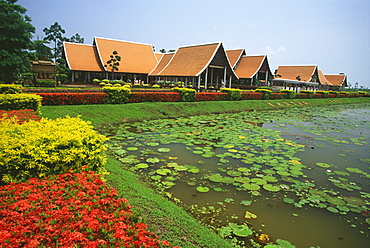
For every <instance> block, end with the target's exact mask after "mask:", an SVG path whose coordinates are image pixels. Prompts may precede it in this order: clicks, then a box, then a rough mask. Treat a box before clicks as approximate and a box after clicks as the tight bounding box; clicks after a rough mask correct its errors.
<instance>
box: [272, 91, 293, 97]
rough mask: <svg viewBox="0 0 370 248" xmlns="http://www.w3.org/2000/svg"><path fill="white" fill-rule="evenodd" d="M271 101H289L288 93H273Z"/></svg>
mask: <svg viewBox="0 0 370 248" xmlns="http://www.w3.org/2000/svg"><path fill="white" fill-rule="evenodd" d="M294 93H295V92H294ZM271 99H287V93H284V92H272V94H271Z"/></svg>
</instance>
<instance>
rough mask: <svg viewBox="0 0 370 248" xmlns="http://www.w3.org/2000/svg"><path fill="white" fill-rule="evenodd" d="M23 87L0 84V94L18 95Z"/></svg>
mask: <svg viewBox="0 0 370 248" xmlns="http://www.w3.org/2000/svg"><path fill="white" fill-rule="evenodd" d="M22 90H23V87H22V86H20V85H16V84H0V94H19V93H22Z"/></svg>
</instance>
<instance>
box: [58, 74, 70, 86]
mask: <svg viewBox="0 0 370 248" xmlns="http://www.w3.org/2000/svg"><path fill="white" fill-rule="evenodd" d="M57 81H60V82H61V83H62V84H66V83H67V82H68V75H67V74H57Z"/></svg>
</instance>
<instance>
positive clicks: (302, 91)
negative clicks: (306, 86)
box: [300, 90, 315, 99]
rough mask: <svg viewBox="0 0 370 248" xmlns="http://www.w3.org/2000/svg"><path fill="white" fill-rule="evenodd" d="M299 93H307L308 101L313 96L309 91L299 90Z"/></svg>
mask: <svg viewBox="0 0 370 248" xmlns="http://www.w3.org/2000/svg"><path fill="white" fill-rule="evenodd" d="M300 93H307V95H308V98H309V99H311V98H312V97H313V94H315V92H314V91H311V90H301V91H300Z"/></svg>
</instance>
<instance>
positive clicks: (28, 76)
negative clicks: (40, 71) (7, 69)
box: [21, 72, 33, 81]
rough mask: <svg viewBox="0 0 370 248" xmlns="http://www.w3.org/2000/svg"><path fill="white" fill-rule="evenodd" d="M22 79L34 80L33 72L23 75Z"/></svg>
mask: <svg viewBox="0 0 370 248" xmlns="http://www.w3.org/2000/svg"><path fill="white" fill-rule="evenodd" d="M21 78H22V79H23V80H27V81H32V80H33V73H32V72H27V73H22V74H21Z"/></svg>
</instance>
